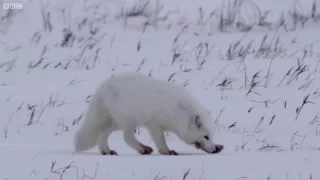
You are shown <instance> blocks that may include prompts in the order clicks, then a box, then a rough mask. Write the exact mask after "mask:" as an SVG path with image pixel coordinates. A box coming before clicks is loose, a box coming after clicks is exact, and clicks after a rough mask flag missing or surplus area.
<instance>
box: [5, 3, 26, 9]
mask: <svg viewBox="0 0 320 180" xmlns="http://www.w3.org/2000/svg"><path fill="white" fill-rule="evenodd" d="M3 9H22V3H3Z"/></svg>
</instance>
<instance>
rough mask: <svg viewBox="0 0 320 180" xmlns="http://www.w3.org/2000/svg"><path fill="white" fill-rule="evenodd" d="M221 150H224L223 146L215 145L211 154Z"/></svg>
mask: <svg viewBox="0 0 320 180" xmlns="http://www.w3.org/2000/svg"><path fill="white" fill-rule="evenodd" d="M223 148H224V146H223V145H216V147H215V148H214V150H213V151H212V154H214V153H219V152H221V151H222V150H223Z"/></svg>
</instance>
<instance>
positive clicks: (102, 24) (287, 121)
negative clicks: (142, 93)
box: [0, 0, 320, 180]
mask: <svg viewBox="0 0 320 180" xmlns="http://www.w3.org/2000/svg"><path fill="white" fill-rule="evenodd" d="M2 2H10V1H9V0H1V1H0V3H2ZM20 2H22V3H23V10H12V11H11V15H10V16H8V14H7V13H8V10H3V9H1V11H0V17H6V18H0V177H1V179H6V180H20V179H23V180H29V179H34V180H40V179H41V180H44V179H46V180H49V179H60V180H61V179H63V180H78V179H81V180H84V179H96V180H102V179H117V180H124V179H126V180H127V179H137V180H138V179H139V180H140V179H153V180H155V179H157V180H160V179H161V180H166V179H172V180H176V179H185V180H188V179H190V180H191V179H195V180H200V179H201V180H202V179H223V180H243V179H246V180H265V179H266V180H315V179H319V178H320V173H319V170H318V169H319V168H318V166H319V162H320V115H319V113H320V108H319V103H320V99H319V95H320V79H319V75H320V67H319V62H320V51H319V49H320V44H319V42H320V37H319V29H320V28H319V27H320V26H319V23H320V12H319V11H316V10H317V8H316V9H315V10H314V13H312V12H313V10H312V6H313V2H316V6H315V7H319V3H320V1H319V0H316V1H313V0H303V3H302V1H291V0H277V1H276V0H270V1H262V0H253V1H249V0H247V1H243V3H242V5H241V6H238V7H233V8H232V7H231V6H229V10H228V2H231V1H227V0H225V1H222V0H221V1H210V0H198V1H192V0H183V1H182V0H175V1H173V0H171V1H169V0H162V1H150V2H149V3H148V4H146V2H147V1H146V0H144V1H143V0H103V1H97V0H94V1H93V0H92V1H86V0H79V1H71V0H60V1H59V0H57V1H44V0H43V1H40V0H29V1H27V0H22V1H20ZM137 4H138V5H137ZM139 5H140V7H143V6H144V5H146V7H147V8H146V9H144V10H143V12H144V14H145V16H141V15H138V16H135V17H128V15H126V13H128V12H130V10H132V7H139ZM199 7H201V9H202V10H201V11H202V12H203V13H200V10H199ZM257 7H259V8H257ZM294 7H295V8H294ZM318 9H319V8H318ZM266 11H269V14H268V15H267V18H266V20H265V22H268V23H269V25H268V27H265V26H262V25H257V23H258V22H259V20H260V19H261V18H259V17H260V16H259V14H263V13H264V12H266ZM169 12H170V13H169ZM211 12H214V13H213V14H214V15H213V16H210V13H211ZM221 13H223V17H224V18H226V19H227V17H232V16H231V15H235V21H237V22H238V24H241V25H242V26H241V27H237V26H236V24H237V23H236V22H232V23H230V25H229V26H227V25H224V26H223V28H222V29H223V31H222V32H221V29H220V27H221V26H220V25H221V24H219V23H220V20H221V19H220V18H221ZM294 13H295V14H296V16H294V15H293V14H294ZM48 14H50V15H49V17H48ZM200 14H203V16H201V15H200ZM281 14H282V18H283V20H284V21H285V24H286V25H285V26H281V27H280V28H278V26H277V25H279V24H280V23H279V22H280V20H279V19H281ZM43 17H45V18H43ZM201 17H203V18H201ZM293 17H299V18H300V20H301V19H302V20H304V18H305V19H306V20H307V21H306V23H305V24H304V26H301V23H300V22H301V21H299V22H298V23H297V25H296V26H295V24H294V22H295V21H294V20H295V19H294V18H293ZM299 18H298V19H299ZM44 19H45V20H44ZM48 24H49V25H48ZM243 27H251V30H249V31H245V30H244V29H243ZM63 29H65V30H63ZM241 29H242V30H243V31H241ZM68 32H71V33H70V34H71V38H70V40H69V41H67V43H63V41H64V39H65V36H66V34H67V33H68ZM265 37H266V40H264V38H265ZM73 39H74V40H73ZM174 55H175V56H174ZM290 69H291V71H290ZM132 71H138V72H140V73H143V74H145V75H150V76H152V77H154V78H159V79H164V80H168V81H169V82H171V83H176V84H180V85H182V86H184V87H185V88H186V89H188V90H190V91H191V92H192V93H193V94H194V95H195V96H196V97H197V98H198V99H199V101H200V102H201V103H202V104H203V105H204V106H205V107H206V108H207V109H208V110H210V112H211V114H212V118H213V120H214V121H215V122H216V123H217V126H216V132H215V142H216V143H219V144H223V145H224V146H225V149H224V150H223V151H222V152H221V153H219V154H214V155H208V154H205V153H204V152H201V151H198V150H196V149H195V148H194V147H191V146H188V145H185V144H184V143H183V142H182V141H180V140H178V139H177V137H176V136H175V135H174V134H166V138H167V143H168V146H169V148H170V149H174V150H176V151H177V152H178V153H180V155H179V156H162V155H159V154H158V153H157V151H156V148H155V146H154V144H153V142H152V141H151V138H150V136H149V134H148V133H147V132H146V131H145V130H144V129H142V128H141V129H139V130H138V131H137V133H136V136H137V138H138V139H139V140H141V141H142V142H144V143H146V144H148V145H150V146H152V147H153V148H154V149H155V152H154V153H153V154H152V155H148V156H142V155H139V154H137V153H136V152H135V151H134V150H132V149H130V148H129V147H128V146H127V145H126V144H125V142H124V141H123V138H122V134H121V132H115V133H114V134H112V135H111V137H110V140H109V143H110V147H111V148H112V149H114V150H116V151H117V152H118V154H119V156H102V155H100V154H99V151H98V150H97V148H94V149H91V150H89V151H86V152H83V153H74V152H73V136H74V133H75V132H76V130H77V129H78V128H79V123H80V122H81V120H82V119H81V118H82V115H83V114H84V113H85V111H86V109H87V105H88V102H89V101H90V95H92V93H93V92H94V90H95V88H96V87H97V85H98V84H99V83H100V82H101V81H102V80H103V79H105V78H108V77H110V76H111V75H114V74H117V73H121V72H132ZM289 71H290V73H288V72H289ZM286 74H289V75H286ZM253 77H255V78H253ZM256 82H257V86H253V84H255V83H256ZM251 87H253V88H252V89H251ZM250 89H251V90H250ZM304 100H305V101H306V103H305V104H303V102H304ZM184 176H185V177H184Z"/></svg>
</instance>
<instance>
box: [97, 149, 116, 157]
mask: <svg viewBox="0 0 320 180" xmlns="http://www.w3.org/2000/svg"><path fill="white" fill-rule="evenodd" d="M100 153H101V154H102V155H111V156H117V155H118V153H117V152H116V151H114V150H110V151H108V152H107V151H100Z"/></svg>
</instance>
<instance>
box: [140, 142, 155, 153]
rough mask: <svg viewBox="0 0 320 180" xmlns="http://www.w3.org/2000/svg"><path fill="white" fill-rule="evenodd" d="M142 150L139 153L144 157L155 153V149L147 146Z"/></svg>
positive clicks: (143, 146)
mask: <svg viewBox="0 0 320 180" xmlns="http://www.w3.org/2000/svg"><path fill="white" fill-rule="evenodd" d="M141 146H142V150H141V151H139V153H140V154H143V155H148V154H151V153H152V152H153V149H152V148H151V147H149V146H145V145H142V144H141Z"/></svg>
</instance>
